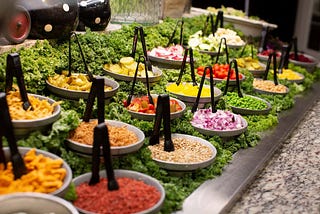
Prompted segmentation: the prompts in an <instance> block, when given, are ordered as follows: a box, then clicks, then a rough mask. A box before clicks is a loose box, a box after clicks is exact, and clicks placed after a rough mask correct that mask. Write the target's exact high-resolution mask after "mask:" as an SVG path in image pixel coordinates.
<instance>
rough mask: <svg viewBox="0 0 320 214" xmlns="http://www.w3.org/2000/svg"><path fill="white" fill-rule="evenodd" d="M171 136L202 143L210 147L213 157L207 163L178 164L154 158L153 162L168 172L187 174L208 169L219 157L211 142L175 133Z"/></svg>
mask: <svg viewBox="0 0 320 214" xmlns="http://www.w3.org/2000/svg"><path fill="white" fill-rule="evenodd" d="M171 136H172V138H175V137H184V138H188V139H192V140H196V141H198V142H201V143H202V144H204V145H206V146H208V147H209V148H210V149H211V150H212V157H210V158H209V159H207V160H205V161H201V162H192V163H176V162H169V161H164V160H160V159H156V158H152V160H153V161H155V162H156V163H157V164H158V165H159V166H160V167H161V168H163V169H166V170H171V171H184V172H187V171H193V170H196V169H201V168H205V167H208V166H209V165H211V164H212V163H213V162H214V160H215V158H216V155H217V149H216V147H215V146H214V145H212V144H211V143H210V142H209V141H207V140H205V139H203V138H200V137H197V136H193V135H187V134H179V133H173V134H171Z"/></svg>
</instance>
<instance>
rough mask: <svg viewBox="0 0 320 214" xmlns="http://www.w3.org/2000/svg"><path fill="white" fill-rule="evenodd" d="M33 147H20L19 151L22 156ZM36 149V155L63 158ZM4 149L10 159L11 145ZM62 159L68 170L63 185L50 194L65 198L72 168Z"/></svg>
mask: <svg viewBox="0 0 320 214" xmlns="http://www.w3.org/2000/svg"><path fill="white" fill-rule="evenodd" d="M31 149H33V148H29V147H18V150H19V153H20V154H21V156H22V158H23V157H24V156H25V154H26V153H27V152H29V151H30V150H31ZM35 150H36V155H43V156H44V157H49V158H51V159H54V160H55V159H61V158H60V157H59V156H57V155H55V154H53V153H50V152H47V151H43V150H40V149H35ZM3 151H4V154H5V158H6V160H10V149H9V147H4V148H3ZM61 160H62V168H64V169H65V170H66V175H65V177H64V180H63V185H62V186H61V187H60V188H59V189H57V190H55V191H53V192H50V193H48V194H50V195H54V196H58V197H62V198H63V197H64V195H65V194H66V192H67V191H68V188H69V185H70V183H71V181H72V170H71V168H70V167H69V165H68V164H67V163H66V162H65V161H64V160H63V159H61Z"/></svg>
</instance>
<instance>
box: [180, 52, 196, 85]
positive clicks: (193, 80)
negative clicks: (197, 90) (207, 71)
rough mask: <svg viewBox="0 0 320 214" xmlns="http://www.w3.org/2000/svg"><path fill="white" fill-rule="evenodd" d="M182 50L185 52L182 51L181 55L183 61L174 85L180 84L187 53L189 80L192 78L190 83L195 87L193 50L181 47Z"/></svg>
mask: <svg viewBox="0 0 320 214" xmlns="http://www.w3.org/2000/svg"><path fill="white" fill-rule="evenodd" d="M183 48H184V50H185V51H184V55H183V60H182V64H181V68H180V73H179V77H178V80H177V82H176V84H177V85H179V84H180V83H181V79H182V75H183V74H184V73H185V67H186V61H187V56H188V53H189V59H190V70H191V78H192V83H193V85H194V86H195V85H197V81H196V76H195V74H194V59H193V50H192V48H187V47H183Z"/></svg>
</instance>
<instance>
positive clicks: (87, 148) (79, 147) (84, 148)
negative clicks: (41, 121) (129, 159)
mask: <svg viewBox="0 0 320 214" xmlns="http://www.w3.org/2000/svg"><path fill="white" fill-rule="evenodd" d="M93 120H97V119H90V121H93ZM105 123H106V124H110V125H111V126H118V127H120V126H127V127H129V128H130V129H133V130H134V132H135V134H136V135H137V137H138V141H137V142H136V143H133V144H129V145H126V146H111V147H110V150H111V154H112V155H124V154H127V153H128V152H124V151H129V153H131V152H133V151H132V149H134V148H135V151H137V150H139V149H140V148H141V147H142V146H143V142H144V140H145V134H144V132H143V131H142V130H141V129H139V128H138V127H136V126H134V125H131V124H129V123H125V122H122V121H118V120H105ZM139 136H141V138H139ZM65 141H66V142H67V146H68V147H69V148H71V149H72V150H75V152H80V153H82V154H85V155H91V154H92V149H93V146H92V145H87V144H82V143H79V142H76V141H73V140H71V139H66V140H65Z"/></svg>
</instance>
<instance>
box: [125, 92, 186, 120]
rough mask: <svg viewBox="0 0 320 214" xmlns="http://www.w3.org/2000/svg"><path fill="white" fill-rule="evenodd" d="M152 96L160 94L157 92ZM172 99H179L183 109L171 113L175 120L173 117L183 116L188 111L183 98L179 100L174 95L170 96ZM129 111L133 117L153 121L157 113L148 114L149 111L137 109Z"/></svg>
mask: <svg viewBox="0 0 320 214" xmlns="http://www.w3.org/2000/svg"><path fill="white" fill-rule="evenodd" d="M151 96H152V97H153V98H157V97H158V95H156V94H151ZM133 99H134V97H132V100H133ZM170 99H172V100H175V101H177V102H178V104H179V105H180V106H181V108H182V110H180V111H176V112H172V113H170V119H171V120H173V119H176V118H179V117H181V116H182V115H183V114H184V112H185V111H186V104H185V103H184V102H182V101H181V100H178V99H176V98H173V97H170ZM128 112H129V114H130V115H131V116H132V117H133V118H137V119H140V120H146V121H152V120H154V119H155V116H156V114H148V113H142V112H136V111H131V110H128Z"/></svg>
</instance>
